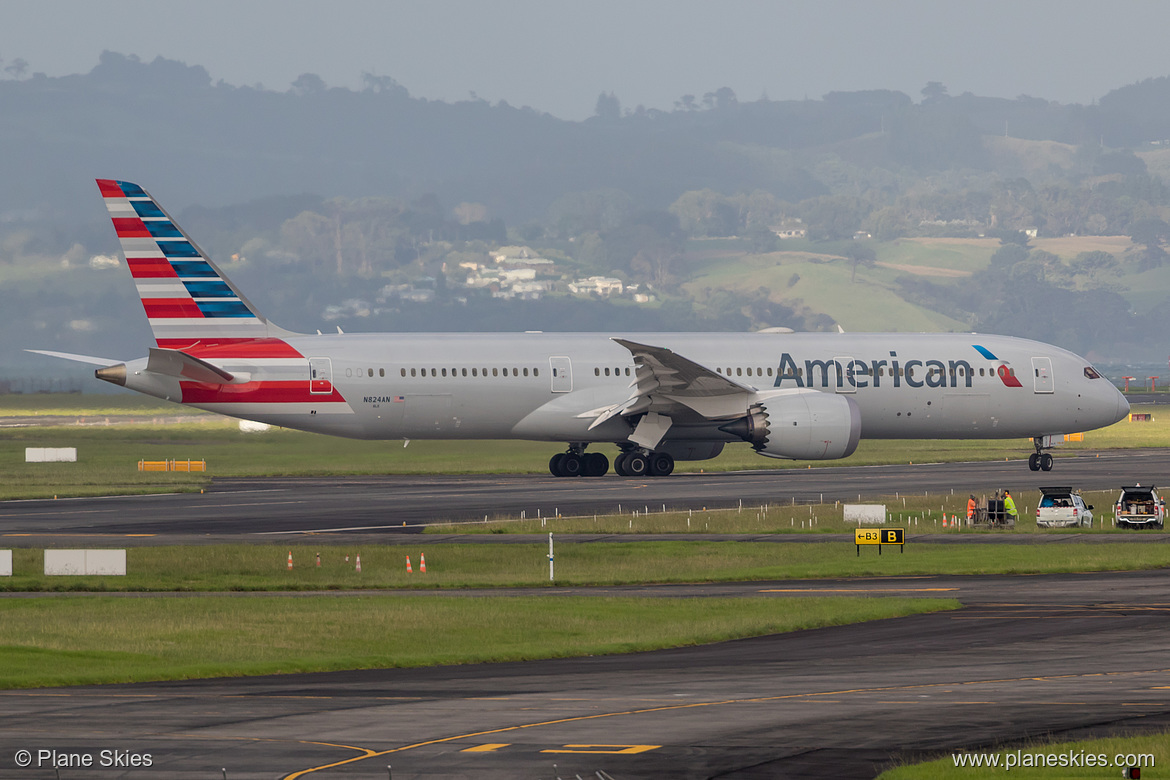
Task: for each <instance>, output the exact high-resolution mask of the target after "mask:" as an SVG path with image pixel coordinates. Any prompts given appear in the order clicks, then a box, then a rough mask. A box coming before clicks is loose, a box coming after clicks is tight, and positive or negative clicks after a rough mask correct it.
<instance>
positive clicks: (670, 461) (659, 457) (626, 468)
mask: <svg viewBox="0 0 1170 780" xmlns="http://www.w3.org/2000/svg"><path fill="white" fill-rule="evenodd" d="M613 470H614V471H616V472H617V473H618V474H619V475H621V476H623V477H666V476H669V475H670V473H671V472H672V471H674V458H673V457H671V456H670V455H668V454H667V453H665V452H646V451H644V450H625V451H624V452H622V454H621V455H618V456H617V458H616V459H615V460H614V462H613Z"/></svg>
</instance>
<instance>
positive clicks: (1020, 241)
mask: <svg viewBox="0 0 1170 780" xmlns="http://www.w3.org/2000/svg"><path fill="white" fill-rule="evenodd" d="M987 235H988V237H989V238H998V239H999V245H1000V246H1009V245H1014V246H1019V247H1023V248H1024V249H1027V248H1028V242H1029V241H1030V240H1031V239H1030V238H1028V234H1027V233H1025V232H1024V231H1022V230H1009V229H1005V228H994V229H992V230H988V231H987Z"/></svg>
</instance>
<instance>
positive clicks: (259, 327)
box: [97, 179, 276, 349]
mask: <svg viewBox="0 0 1170 780" xmlns="http://www.w3.org/2000/svg"><path fill="white" fill-rule="evenodd" d="M97 184H98V188H99V189H100V190H101V193H102V197H103V198H104V199H105V202H106V209H108V210H109V212H110V219H111V220H112V221H113V223H114V230H116V231H117V232H118V240H119V241H120V242H121V244H122V252H123V253H124V254H125V255H126V264H127V265H128V266H129V267H130V273H131V275H132V276H133V277H134V282H135V284H136V285H137V286H138V295H139V297H141V298H142V308H143V309H144V310H145V311H146V317H147V319H148V320H149V321H150V327H151V330H152V331H153V332H154V338H155V341H156V342H158V345H159V346H160V347H166V348H169V349H183V348H186V347H190V346H193V345H196V344H199V345H203V346H210V345H218V344H231V343H234V342H239V341H246V340H251V339H262V338H265V337H267V336H269V335H276V334H274V333H270V329H269V326H268V323H267V322H266V321H265V320H264V318H263V317H261V316H260V315H259V314H257V313H256V311H255V309H253V308H252V306H251V304H250V303H248V301H247V299H245V298H244V297H243V296H242V295H240V293H239V292H238V291H237V290H236V289H235V288H234V287H232V285H231V283H230V282H228V281H227V279H226V278H224V276H223V274H222V273H221V272H220V270H219V268H217V267H216V266H215V264H214V263H212V262H211V260H210V259H208V257H207V255H205V254H204V253H203V251H202V250H201V249H199V247H198V246H196V245H195V243H194V242H193V241H191V239H190V238H189V237H188V236H187V235H186V234H185V233H184V232H183V231H182V229H181V228H180V227H179V226H178V225H177V224H175V222H174V220H172V219H171V217H170V215H169V214H167V213H166V212H165V211H163V209H162V207H161V206H159V205H158V203H157V202H156V201H155V200H154V198H152V197H151V196H150V195H149V194H148V193H147V192H146V190H144V189H142V188H141V187H139V186H138V185H137V184H131V183H130V182H125V181H115V180H113V179H98V180H97Z"/></svg>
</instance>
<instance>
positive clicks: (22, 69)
mask: <svg viewBox="0 0 1170 780" xmlns="http://www.w3.org/2000/svg"><path fill="white" fill-rule="evenodd" d="M4 72H5V73H11V74H12V77H13V78H15V79H22V78H24V74H25V73H27V72H28V62H27V61H25V59H24V58H23V57H17V58H16V59H14V60H13V61H12V62H11V63H9V65H8V67H6V68H4Z"/></svg>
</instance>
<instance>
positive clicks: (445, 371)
mask: <svg viewBox="0 0 1170 780" xmlns="http://www.w3.org/2000/svg"><path fill="white" fill-rule="evenodd" d="M443 376H447V369H445V368H444V369H443Z"/></svg>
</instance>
